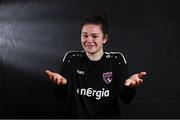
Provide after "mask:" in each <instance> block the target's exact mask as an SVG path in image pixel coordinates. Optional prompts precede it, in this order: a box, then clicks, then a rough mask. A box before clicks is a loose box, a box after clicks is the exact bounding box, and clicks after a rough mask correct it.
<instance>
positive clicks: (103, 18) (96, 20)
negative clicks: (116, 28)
mask: <svg viewBox="0 0 180 120" xmlns="http://www.w3.org/2000/svg"><path fill="white" fill-rule="evenodd" d="M86 24H95V25H101V29H102V32H103V34H104V35H106V34H108V23H107V15H106V13H105V12H104V11H102V10H98V11H97V12H96V13H95V14H92V15H89V16H87V17H86V19H85V21H84V22H83V24H82V27H83V26H84V25H86Z"/></svg>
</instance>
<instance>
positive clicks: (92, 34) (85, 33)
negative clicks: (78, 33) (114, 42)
mask: <svg viewBox="0 0 180 120" xmlns="http://www.w3.org/2000/svg"><path fill="white" fill-rule="evenodd" d="M83 34H88V33H87V32H83ZM90 35H99V34H98V33H91V34H90Z"/></svg>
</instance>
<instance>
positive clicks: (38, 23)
mask: <svg viewBox="0 0 180 120" xmlns="http://www.w3.org/2000/svg"><path fill="white" fill-rule="evenodd" d="M179 5H180V2H179V1H178V0H124V1H118V0H117V1H110V0H107V1H105V0H69V1H68V0H59V1H58V0H1V3H0V118H63V117H64V115H63V112H62V110H63V106H62V105H61V103H59V102H58V101H57V99H56V98H55V96H54V94H53V86H52V83H51V82H50V81H49V80H48V79H47V78H46V76H45V74H44V70H45V69H50V70H52V71H56V72H58V70H59V67H60V63H61V60H62V58H63V56H64V54H65V53H66V52H67V51H70V50H81V49H82V48H81V44H80V30H81V28H80V24H81V22H82V20H83V18H84V17H85V16H86V15H88V14H89V13H91V12H92V11H95V10H97V9H104V10H106V11H107V13H108V17H109V24H110V38H109V41H108V44H107V45H106V46H105V48H106V50H108V51H121V52H122V53H123V54H124V55H125V56H126V58H127V61H128V63H129V70H130V73H131V74H133V73H136V72H139V71H146V72H147V76H146V77H145V78H144V84H143V85H142V86H140V87H139V88H138V89H137V95H136V97H135V100H134V101H133V102H132V103H131V104H130V105H122V106H121V107H122V116H123V117H124V118H180V114H179V111H180V80H179V79H180V78H179V72H180V71H179V67H180V64H179V58H180V57H179V41H178V40H179V33H180V32H179V20H180V19H179Z"/></svg>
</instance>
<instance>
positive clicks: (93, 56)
mask: <svg viewBox="0 0 180 120" xmlns="http://www.w3.org/2000/svg"><path fill="white" fill-rule="evenodd" d="M103 54H104V52H103V49H100V50H99V51H98V52H97V53H88V52H86V55H87V56H88V58H89V59H90V60H92V61H98V60H100V59H101V57H102V56H103Z"/></svg>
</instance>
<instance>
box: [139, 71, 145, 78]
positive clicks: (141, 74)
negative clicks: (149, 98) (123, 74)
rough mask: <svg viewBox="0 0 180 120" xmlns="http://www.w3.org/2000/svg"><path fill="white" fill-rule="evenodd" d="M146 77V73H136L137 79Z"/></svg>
mask: <svg viewBox="0 0 180 120" xmlns="http://www.w3.org/2000/svg"><path fill="white" fill-rule="evenodd" d="M145 75H146V72H140V73H138V77H139V78H142V77H143V76H145Z"/></svg>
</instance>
